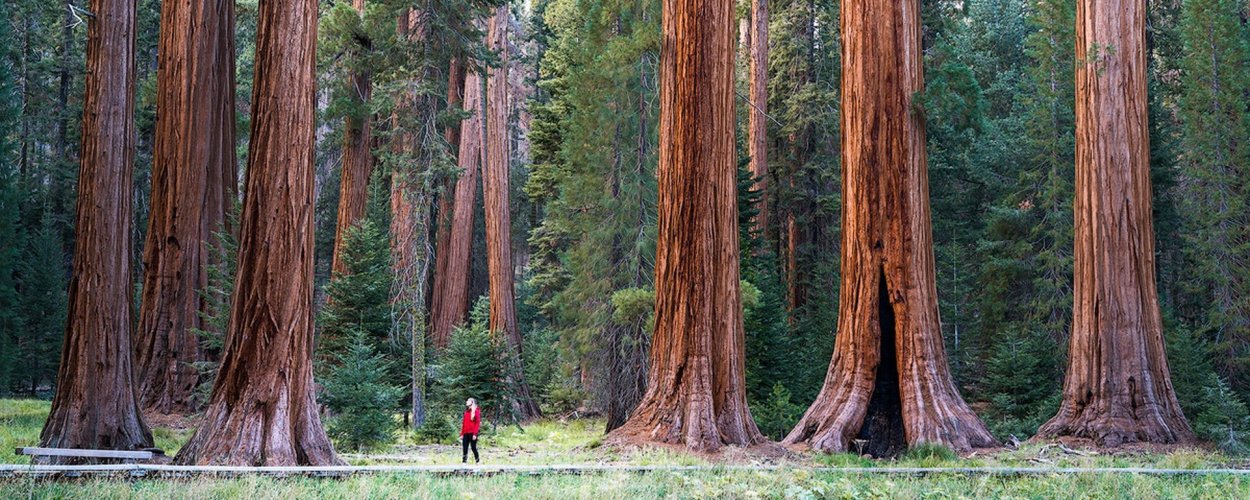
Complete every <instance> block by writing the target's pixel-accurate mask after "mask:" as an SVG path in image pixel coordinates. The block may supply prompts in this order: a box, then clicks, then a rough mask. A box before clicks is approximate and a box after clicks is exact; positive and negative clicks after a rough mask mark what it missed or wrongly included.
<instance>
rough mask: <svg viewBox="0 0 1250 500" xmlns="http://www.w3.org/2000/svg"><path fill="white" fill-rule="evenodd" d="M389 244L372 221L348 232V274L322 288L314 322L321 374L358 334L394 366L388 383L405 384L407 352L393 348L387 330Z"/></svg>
mask: <svg viewBox="0 0 1250 500" xmlns="http://www.w3.org/2000/svg"><path fill="white" fill-rule="evenodd" d="M389 245H390V241H389V240H388V239H387V237H386V234H385V233H384V232H382V230H381V229H379V228H378V226H377V224H376V223H374V222H373V221H372V220H370V219H368V218H365V219H361V221H360V222H359V223H358V224H357V225H356V226H354V227H352V228H350V229H348V230H347V235H346V239H345V241H344V244H343V253H344V255H343V256H342V258H343V262H344V263H345V264H346V266H347V272H345V273H341V274H340V273H336V274H335V275H334V277H333V278H331V280H330V283H329V284H327V285H326V288H325V293H326V297H327V303H326V305H325V307H322V308H321V312H320V313H319V315H318V318H317V322H318V325H319V326H320V334H319V336H318V339H317V340H318V341H317V353H318V354H317V359H318V363H319V368H320V369H321V371H323V372H324V371H325V369H327V368H329V367H330V366H332V365H333V364H334V361H333V360H334V359H336V358H337V357H338V353H341V352H343V350H344V349H345V348H346V347H347V344H348V343H349V342H350V341H351V337H352V336H353V335H356V334H359V335H362V336H363V337H364V339H365V340H366V341H367V342H369V344H370V347H371V348H373V349H374V350H376V351H377V352H379V353H382V354H384V355H385V356H387V358H388V359H389V360H391V361H392V363H391V365H392V367H391V371H390V372H388V375H387V380H388V381H389V382H390V383H391V384H394V385H401V384H403V383H405V381H406V380H407V378H408V374H407V370H405V369H404V367H403V366H402V365H401V364H400V363H399V362H400V361H402V360H404V359H406V357H407V356H406V352H407V348H406V347H404V346H396V345H394V344H396V342H394V341H392V340H391V338H390V331H391V305H390V294H391V281H392V277H391V269H390V263H391V260H390V259H391V256H390V246H389Z"/></svg>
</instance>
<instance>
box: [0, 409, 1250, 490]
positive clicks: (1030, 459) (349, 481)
mask: <svg viewBox="0 0 1250 500" xmlns="http://www.w3.org/2000/svg"><path fill="white" fill-rule="evenodd" d="M48 406H49V405H48V403H47V402H46V401H31V400H5V399H0V446H3V447H4V448H3V449H0V455H4V457H5V458H4V459H3V460H0V461H3V462H10V463H26V462H27V459H26V458H25V457H16V456H13V455H10V454H9V453H8V452H7V450H8V449H12V448H14V447H18V446H29V445H33V444H35V443H37V442H38V439H39V431H40V429H41V428H42V426H43V420H44V418H45V417H46V415H47V412H48ZM603 425H604V423H603V421H602V420H598V419H586V420H573V421H569V422H558V421H550V420H544V421H539V422H533V423H530V424H527V425H525V426H524V427H522V428H518V427H516V426H499V427H491V426H489V425H488V426H486V427H484V429H483V434H482V439H481V444H480V446H479V448H480V449H481V451H482V455H483V460H484V462H485V463H487V464H516V465H545V464H548V465H549V464H622V465H710V464H712V463H713V462H710V461H709V460H708V459H707V458H704V457H701V456H698V455H694V454H689V453H683V452H681V451H679V450H675V449H670V448H651V449H643V450H621V449H617V448H613V447H608V446H602V443H603ZM152 431H153V436H154V438H155V439H156V444H157V446H158V447H161V448H163V449H165V450H167V451H169V453H171V454H172V453H174V452H176V450H177V449H178V448H179V447H180V446H181V444H182V443H183V442H184V441H185V440H186V439H187V438H189V437H190V431H189V430H174V429H167V428H154V429H153V430H152ZM345 456H346V458H347V459H348V461H349V462H351V463H356V464H387V463H389V464H411V465H435V464H453V463H458V462H459V459H460V447H459V445H455V444H452V443H450V442H447V443H442V444H433V445H430V444H418V443H417V442H416V441H414V440H413V439H411V433H410V432H409V431H406V430H405V431H400V432H398V433H397V442H396V444H395V445H393V446H391V447H389V448H387V449H384V450H378V451H375V452H374V453H373V454H372V455H352V454H347V455H345ZM748 458H749V457H748ZM775 462H776V463H779V464H780V465H782V468H781V469H780V470H776V471H751V470H715V469H713V470H703V471H697V472H651V473H645V474H640V473H628V472H610V473H601V474H586V475H580V476H575V475H525V474H497V475H491V476H467V477H466V476H436V475H432V474H383V475H362V476H353V477H349V478H344V479H316V478H306V477H292V478H285V479H276V478H265V477H239V478H204V477H200V478H193V479H149V480H137V481H127V480H107V479H84V480H70V481H33V480H30V479H21V478H17V479H0V498H22V497H27V498H84V499H90V500H103V499H112V498H133V497H161V498H163V497H171V498H221V497H226V498H236V497H246V498H248V499H249V500H261V499H275V500H279V499H280V500H288V499H290V498H306V497H313V496H319V497H326V498H360V497H366V498H410V497H415V498H587V497H590V498H596V499H612V498H623V499H631V500H633V499H640V498H654V497H671V498H977V497H983V498H1002V497H1009V498H1054V497H1062V498H1067V497H1075V498H1146V499H1151V498H1250V478H1246V477H1241V476H1227V475H1224V476H1218V475H1217V476H1204V477H1156V476H1141V475H1111V474H1092V473H1085V474H1053V475H1040V476H1010V477H1005V476H964V475H957V474H946V473H943V474H931V475H927V476H923V477H913V476H902V475H864V474H849V473H847V474H843V473H829V472H822V471H815V470H811V469H809V468H807V466H824V467H890V466H893V467H976V466H996V467H1038V466H1043V467H1159V468H1169V469H1193V468H1204V467H1223V466H1226V465H1228V464H1229V463H1230V459H1229V458H1228V457H1226V456H1223V455H1220V454H1217V453H1213V452H1208V451H1202V450H1183V451H1177V452H1173V453H1168V454H1148V453H1134V454H1116V455H1109V454H1093V453H1090V454H1085V455H1082V454H1073V453H1069V452H1066V451H1063V450H1061V449H1060V448H1058V447H1056V446H1047V445H1041V444H1028V445H1025V446H1024V447H1022V448H1021V449H1019V450H1013V451H999V452H995V453H992V454H983V455H978V456H974V457H972V458H959V457H958V456H956V455H955V454H954V453H952V452H951V451H950V450H948V449H945V448H942V447H940V446H926V447H923V448H919V449H914V450H910V451H909V452H907V453H906V454H904V455H903V456H901V457H899V458H898V459H894V460H873V459H869V458H865V457H862V456H859V455H855V454H849V453H839V454H820V453H814V454H807V455H796V456H793V457H788V458H783V459H779V460H775Z"/></svg>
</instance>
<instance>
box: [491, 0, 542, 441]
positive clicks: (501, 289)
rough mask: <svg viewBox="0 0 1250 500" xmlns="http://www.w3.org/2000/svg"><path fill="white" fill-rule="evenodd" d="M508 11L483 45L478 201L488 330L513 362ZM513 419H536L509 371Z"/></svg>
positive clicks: (494, 21) (517, 348)
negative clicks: (486, 62)
mask: <svg viewBox="0 0 1250 500" xmlns="http://www.w3.org/2000/svg"><path fill="white" fill-rule="evenodd" d="M509 16H510V13H509V11H508V6H507V5H504V6H501V7H499V8H498V9H497V10H496V11H495V15H494V17H492V18H491V20H490V23H489V28H488V35H487V41H488V44H489V47H490V49H491V50H494V51H496V53H498V54H499V56H500V59H501V64H500V66H499V67H494V68H490V69H489V70H488V71H487V78H486V106H485V110H486V142H485V151H486V158H485V159H484V160H483V162H482V197H483V201H484V202H485V206H486V212H485V217H486V254H487V265H488V267H489V276H490V330H491V332H493V333H495V334H497V335H502V336H503V337H504V339H505V340H506V341H507V343H508V346H509V347H510V348H511V349H512V354H513V355H514V356H516V358H517V360H520V357H521V343H522V339H521V331H520V330H519V329H517V324H516V298H515V295H514V290H513V274H514V271H513V269H512V216H511V206H510V205H509V203H508V194H509V179H508V177H509V172H510V170H511V169H510V168H509V163H510V160H511V156H510V155H509V153H508V152H509V147H508V144H509V140H508V139H509V136H508V19H509ZM513 371H514V372H515V373H512V374H510V376H511V377H512V385H513V388H512V390H513V391H514V392H515V394H513V401H512V404H513V413H514V414H516V416H517V418H520V419H521V420H529V419H531V418H534V417H537V416H539V415H541V412H540V411H539V409H538V404H537V403H536V402H535V401H534V398H533V397H531V396H530V389H529V385H528V384H527V383H526V382H525V376H524V374H523V373H521V372H520V370H513Z"/></svg>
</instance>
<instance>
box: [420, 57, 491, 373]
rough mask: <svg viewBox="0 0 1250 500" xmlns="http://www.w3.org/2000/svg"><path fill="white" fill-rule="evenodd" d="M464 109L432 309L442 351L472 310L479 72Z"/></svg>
mask: <svg viewBox="0 0 1250 500" xmlns="http://www.w3.org/2000/svg"><path fill="white" fill-rule="evenodd" d="M464 87H465V89H464V107H465V109H467V110H469V111H470V112H471V113H472V114H470V115H469V116H468V117H466V118H465V119H464V120H463V121H461V123H460V131H459V133H458V134H457V135H458V136H459V139H460V142H459V147H460V154H459V155H458V158H457V163H458V164H459V167H460V176H459V178H458V179H457V180H456V184H455V190H454V193H453V199H452V202H451V203H450V205H451V206H450V207H449V211H450V212H451V213H450V216H449V217H448V219H449V221H448V224H447V226H446V227H445V230H444V231H443V233H444V234H446V235H447V238H446V244H445V245H444V244H443V242H442V238H441V237H440V241H439V251H438V252H437V257H436V258H437V260H438V262H437V264H436V268H435V274H434V290H435V292H434V293H435V295H434V304H433V308H432V310H431V321H430V323H431V336H432V338H433V343H434V346H435V347H436V348H438V349H442V348H444V347H446V346H447V343H448V342H450V341H451V333H452V330H454V329H455V327H456V325H458V324H460V323H461V322H463V321H464V317H465V313H466V312H468V308H469V265H470V262H471V259H472V255H471V252H472V249H473V248H472V247H473V208H474V207H473V204H474V203H475V198H476V197H477V173H478V168H479V166H480V165H479V164H480V163H481V160H482V142H483V128H482V127H483V125H484V124H483V120H482V114H483V112H484V109H483V106H482V83H481V78H480V77H479V76H478V75H477V73H476V72H469V73H468V74H467V76H466V77H465V79H464Z"/></svg>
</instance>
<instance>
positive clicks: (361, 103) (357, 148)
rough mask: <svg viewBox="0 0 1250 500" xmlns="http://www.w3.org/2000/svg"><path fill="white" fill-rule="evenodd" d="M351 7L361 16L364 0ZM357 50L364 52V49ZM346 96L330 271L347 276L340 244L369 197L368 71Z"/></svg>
mask: <svg viewBox="0 0 1250 500" xmlns="http://www.w3.org/2000/svg"><path fill="white" fill-rule="evenodd" d="M352 7H353V8H355V9H356V11H357V12H360V14H361V15H364V10H365V0H352ZM358 50H362V51H363V50H365V49H364V48H363V47H360V48H358ZM349 84H350V85H349V88H348V95H349V96H350V97H351V100H352V107H353V108H356V109H353V110H352V111H351V112H350V113H349V114H348V116H347V118H346V119H345V120H344V121H343V165H342V170H341V172H340V174H339V207H338V218H337V226H336V227H335V230H334V262H333V263H332V265H331V272H333V273H340V274H341V273H346V272H347V264H346V263H344V262H343V258H342V256H343V244H344V243H345V241H346V239H347V230H348V229H350V228H351V227H352V226H355V225H356V223H358V222H359V221H360V218H361V217H364V215H365V205H366V204H367V202H368V198H369V176H370V173H371V172H372V171H373V152H372V151H371V150H370V148H371V147H372V145H373V138H372V127H373V119H372V114H371V113H370V112H369V111H368V110H367V109H365V108H366V107H367V106H368V103H369V99H370V98H371V97H372V96H373V80H372V76H371V75H370V74H369V72H368V71H367V70H361V71H357V72H353V73H352V74H351V75H350V78H349Z"/></svg>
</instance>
